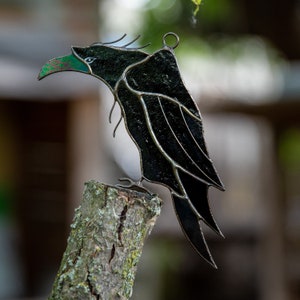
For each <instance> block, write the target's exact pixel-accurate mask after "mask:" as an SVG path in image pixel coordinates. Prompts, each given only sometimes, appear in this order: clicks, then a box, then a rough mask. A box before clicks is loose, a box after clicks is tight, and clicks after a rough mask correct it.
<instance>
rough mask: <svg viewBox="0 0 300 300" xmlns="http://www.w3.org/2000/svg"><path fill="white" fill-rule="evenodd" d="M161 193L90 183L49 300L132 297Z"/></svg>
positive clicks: (75, 218) (86, 188)
mask: <svg viewBox="0 0 300 300" xmlns="http://www.w3.org/2000/svg"><path fill="white" fill-rule="evenodd" d="M160 208H161V200H160V199H159V198H158V197H157V196H156V195H150V194H149V193H142V192H137V191H134V190H129V189H124V188H117V187H115V186H108V185H105V184H101V183H97V182H95V181H89V182H87V183H86V186H85V191H84V194H83V200H82V203H81V205H80V206H79V207H78V208H77V209H76V210H75V217H74V220H73V223H72V225H71V233H70V236H69V238H68V245H67V248H66V251H65V253H64V255H63V258H62V262H61V265H60V268H59V271H58V273H57V275H56V278H55V281H54V285H53V288H52V292H51V295H50V297H49V299H51V300H54V299H55V300H58V299H59V300H64V299H66V300H67V299H68V300H69V299H86V300H88V299H105V300H106V299H107V300H108V299H129V298H130V296H131V294H132V288H133V283H134V279H135V273H136V268H137V263H138V261H139V258H140V256H141V253H142V248H143V245H144V242H145V239H146V237H147V236H148V234H149V233H150V232H151V230H152V228H153V226H154V224H155V222H156V219H157V217H158V216H159V214H160Z"/></svg>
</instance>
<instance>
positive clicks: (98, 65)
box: [38, 43, 148, 89]
mask: <svg viewBox="0 0 300 300" xmlns="http://www.w3.org/2000/svg"><path fill="white" fill-rule="evenodd" d="M127 45H128V44H127ZM127 45H125V46H122V47H115V46H111V45H109V44H102V43H95V44H92V45H91V46H89V47H85V48H81V47H72V54H69V55H66V56H62V57H58V58H54V59H51V60H49V61H48V62H47V63H46V64H45V65H44V66H43V67H42V69H41V71H40V73H39V76H38V79H43V78H44V77H46V76H48V75H50V74H52V73H56V72H61V71H76V72H81V73H86V74H90V75H93V76H95V77H97V78H99V79H101V80H102V81H104V82H105V83H106V84H107V85H108V86H109V87H110V88H111V89H113V88H114V86H115V84H116V83H117V81H118V80H119V78H120V77H121V75H122V73H123V72H124V70H125V69H126V68H127V67H128V66H130V65H132V64H134V63H137V62H139V61H141V60H143V59H145V58H146V57H147V56H148V54H147V53H145V52H143V51H140V50H139V49H137V48H126V46H127Z"/></svg>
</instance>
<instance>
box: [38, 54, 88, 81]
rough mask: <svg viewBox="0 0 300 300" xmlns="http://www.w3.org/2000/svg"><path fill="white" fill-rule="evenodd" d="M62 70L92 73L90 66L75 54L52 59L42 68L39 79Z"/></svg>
mask: <svg viewBox="0 0 300 300" xmlns="http://www.w3.org/2000/svg"><path fill="white" fill-rule="evenodd" d="M62 71H76V72H82V73H88V74H89V73H90V69H89V67H88V66H87V65H86V64H85V63H84V62H83V61H81V60H80V59H79V58H77V57H76V56H75V55H74V54H70V55H66V56H62V57H57V58H53V59H50V60H49V61H48V62H47V63H46V64H45V65H44V66H43V67H42V69H41V71H40V73H39V76H38V79H39V80H41V79H43V78H44V77H46V76H48V75H50V74H53V73H57V72H62Z"/></svg>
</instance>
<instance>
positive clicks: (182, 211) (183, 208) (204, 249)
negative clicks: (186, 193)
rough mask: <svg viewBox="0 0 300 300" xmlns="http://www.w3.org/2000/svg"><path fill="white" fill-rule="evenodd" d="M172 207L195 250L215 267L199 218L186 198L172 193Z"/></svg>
mask: <svg viewBox="0 0 300 300" xmlns="http://www.w3.org/2000/svg"><path fill="white" fill-rule="evenodd" d="M172 197H173V202H174V207H175V211H176V215H177V218H178V221H179V223H180V225H181V228H182V230H183V232H184V233H185V235H186V237H187V238H188V240H189V241H190V242H191V244H192V245H193V247H194V248H195V249H196V251H197V252H198V253H199V254H200V255H201V256H202V257H203V258H204V259H205V260H206V261H207V262H208V263H210V264H211V265H212V266H213V267H214V268H216V269H217V265H216V264H215V262H214V260H213V258H212V256H211V254H210V251H209V249H208V246H207V244H206V241H205V238H204V235H203V232H202V229H201V227H200V224H199V218H198V217H197V215H196V214H195V213H194V211H193V210H192V208H191V206H190V205H189V203H188V201H187V199H185V198H181V197H178V196H176V195H174V194H172Z"/></svg>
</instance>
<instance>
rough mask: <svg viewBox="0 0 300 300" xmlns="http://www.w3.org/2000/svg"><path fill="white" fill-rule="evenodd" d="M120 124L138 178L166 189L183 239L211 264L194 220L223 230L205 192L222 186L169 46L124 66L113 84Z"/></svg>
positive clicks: (199, 118)
mask: <svg viewBox="0 0 300 300" xmlns="http://www.w3.org/2000/svg"><path fill="white" fill-rule="evenodd" d="M116 97H117V99H118V100H119V102H120V104H121V107H122V110H123V115H124V118H125V124H126V126H127V129H128V131H129V133H130V135H131V137H132V139H133V140H134V141H135V143H136V145H137V147H138V148H139V152H140V155H141V165H142V174H143V177H144V178H146V179H147V180H149V181H153V182H157V183H161V184H164V185H166V186H167V187H169V188H170V190H171V193H172V197H173V202H174V207H175V210H176V215H177V217H178V219H179V222H180V224H181V227H182V229H183V231H184V233H185V234H186V236H187V238H188V239H189V240H190V241H191V243H192V245H193V246H194V247H195V248H196V250H197V251H198V252H199V253H200V254H201V255H202V256H203V257H204V258H205V259H206V260H207V261H209V262H210V263H211V264H212V265H214V266H215V263H214V261H213V259H212V257H211V255H210V252H209V249H208V247H207V245H206V242H205V238H204V235H203V233H202V230H201V227H199V220H203V221H204V222H205V223H206V224H207V225H209V226H210V227H211V228H212V229H213V230H214V231H216V232H217V233H219V234H220V235H222V233H221V231H220V230H219V228H218V226H217V224H216V222H215V220H214V218H213V216H212V214H211V211H210V208H209V204H208V196H207V191H208V187H209V186H211V185H213V186H215V187H217V188H219V189H221V190H223V189H224V186H223V184H222V182H221V180H220V179H219V176H218V174H217V172H216V170H215V168H214V166H213V163H212V161H211V159H210V158H209V155H208V152H207V149H206V146H205V142H204V138H203V129H202V120H201V116H200V112H199V111H198V109H197V106H196V104H195V103H194V101H193V99H192V98H191V96H190V95H189V93H188V91H187V90H186V88H185V86H184V84H183V82H182V79H181V77H180V74H179V71H178V66H177V62H176V59H175V57H174V55H173V53H172V51H171V50H169V49H163V50H160V51H158V52H156V53H154V54H153V55H151V56H149V57H148V58H146V59H145V60H144V61H142V62H140V63H137V64H135V65H131V66H130V67H129V68H128V69H127V70H125V72H124V74H123V76H122V78H121V80H120V81H119V83H118V85H117V87H116Z"/></svg>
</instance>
